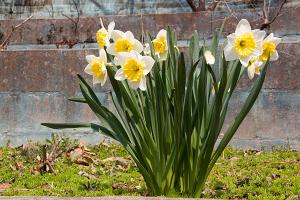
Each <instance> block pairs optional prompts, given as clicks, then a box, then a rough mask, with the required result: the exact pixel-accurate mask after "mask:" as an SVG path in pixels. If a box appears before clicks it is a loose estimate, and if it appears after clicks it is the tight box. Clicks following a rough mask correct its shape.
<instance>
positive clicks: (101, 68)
mask: <svg viewBox="0 0 300 200" xmlns="http://www.w3.org/2000/svg"><path fill="white" fill-rule="evenodd" d="M86 60H87V62H88V63H89V64H88V65H87V66H86V68H85V69H84V71H85V72H86V73H87V74H89V75H92V76H93V84H97V83H100V84H101V86H103V85H104V84H105V82H106V79H107V70H106V65H107V57H106V52H105V50H104V49H100V52H99V57H96V56H94V55H87V56H86Z"/></svg>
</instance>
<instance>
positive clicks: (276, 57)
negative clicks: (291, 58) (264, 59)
mask: <svg viewBox="0 0 300 200" xmlns="http://www.w3.org/2000/svg"><path fill="white" fill-rule="evenodd" d="M278 58H279V55H278V52H277V51H275V52H274V53H273V55H272V56H271V58H270V60H271V61H275V60H278Z"/></svg>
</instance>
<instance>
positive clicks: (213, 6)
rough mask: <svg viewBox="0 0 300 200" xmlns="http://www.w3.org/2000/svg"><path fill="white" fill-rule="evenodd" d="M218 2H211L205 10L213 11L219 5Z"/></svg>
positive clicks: (214, 0)
mask: <svg viewBox="0 0 300 200" xmlns="http://www.w3.org/2000/svg"><path fill="white" fill-rule="evenodd" d="M219 3H220V0H213V2H212V3H211V4H210V6H209V7H208V8H207V10H210V11H214V10H215V9H216V7H217V6H218V5H219Z"/></svg>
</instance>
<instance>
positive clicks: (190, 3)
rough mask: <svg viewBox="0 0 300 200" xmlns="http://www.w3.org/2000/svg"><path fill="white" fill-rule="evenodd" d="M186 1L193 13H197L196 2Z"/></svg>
mask: <svg viewBox="0 0 300 200" xmlns="http://www.w3.org/2000/svg"><path fill="white" fill-rule="evenodd" d="M186 1H187V3H188V4H189V6H190V7H191V9H192V11H193V12H197V7H196V5H195V3H194V0H186Z"/></svg>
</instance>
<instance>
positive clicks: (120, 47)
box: [107, 30, 143, 56]
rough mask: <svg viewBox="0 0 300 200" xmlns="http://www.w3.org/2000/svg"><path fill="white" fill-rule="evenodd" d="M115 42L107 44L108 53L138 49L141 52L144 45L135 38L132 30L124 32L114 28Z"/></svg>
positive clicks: (114, 53)
mask: <svg viewBox="0 0 300 200" xmlns="http://www.w3.org/2000/svg"><path fill="white" fill-rule="evenodd" d="M111 38H112V39H113V41H114V42H113V43H111V44H109V45H108V46H107V53H109V54H111V55H114V56H115V55H117V54H118V53H121V52H131V51H136V52H138V53H141V52H142V51H143V45H142V44H141V43H140V42H139V41H138V40H137V39H135V38H134V36H133V34H132V32H130V31H127V32H125V33H124V32H122V31H119V30H113V31H112V34H111Z"/></svg>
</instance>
